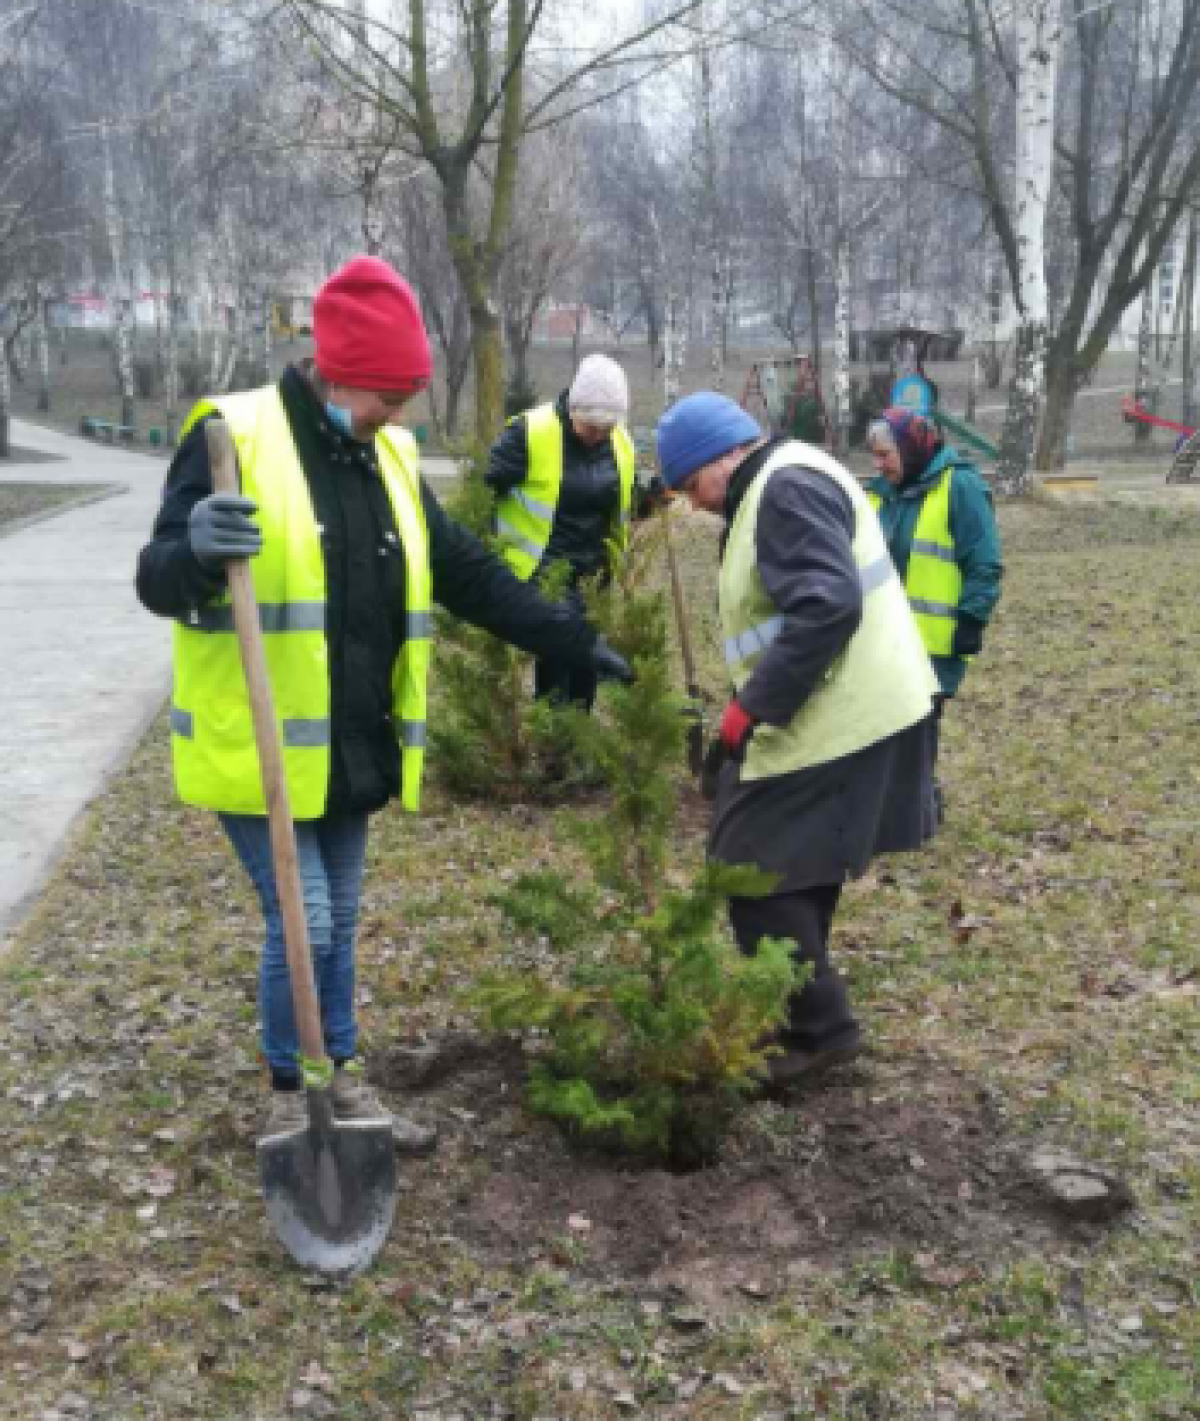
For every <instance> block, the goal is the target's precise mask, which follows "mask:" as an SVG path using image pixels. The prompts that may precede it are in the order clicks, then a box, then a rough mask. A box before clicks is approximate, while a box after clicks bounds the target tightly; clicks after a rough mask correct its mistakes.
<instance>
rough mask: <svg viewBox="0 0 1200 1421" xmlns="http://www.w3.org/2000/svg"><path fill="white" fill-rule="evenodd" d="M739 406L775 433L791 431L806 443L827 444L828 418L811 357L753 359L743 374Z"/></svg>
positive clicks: (785, 356)
mask: <svg viewBox="0 0 1200 1421" xmlns="http://www.w3.org/2000/svg"><path fill="white" fill-rule="evenodd" d="M741 406H742V408H743V409H744V410H745V411H746V413H747V414H750V415H753V416H754V418H755V419H756V420H758V422H759V424H761V425H762V426H763V427H764V428H766V429H770V430H771V431H772V433H774V434H791V435H794V436H795V437H796V438H797V439H803V440H804V441H805V442H806V443H808V444H822V445H828V443H829V439H830V426H829V419H828V416H827V415H826V413H825V403H824V401H823V400H822V399H821V386H820V383H819V381H818V380H817V374H816V371H815V370H814V369H813V363H812V359H811V357H810V356H807V355H781V356H776V357H775V358H773V359H770V360H756V361H755V362H754V364H753V365H751V367H750V373H749V374H748V375H747V376H746V384H745V386H744V388H743V389H742V398H741Z"/></svg>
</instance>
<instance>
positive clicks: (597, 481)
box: [484, 390, 621, 579]
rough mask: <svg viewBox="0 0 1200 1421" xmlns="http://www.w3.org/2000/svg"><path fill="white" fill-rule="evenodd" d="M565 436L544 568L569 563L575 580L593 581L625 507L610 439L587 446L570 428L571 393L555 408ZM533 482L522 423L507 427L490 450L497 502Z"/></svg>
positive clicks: (489, 480)
mask: <svg viewBox="0 0 1200 1421" xmlns="http://www.w3.org/2000/svg"><path fill="white" fill-rule="evenodd" d="M554 412H555V414H557V415H558V420H559V423H560V424H561V425H562V430H563V471H562V487H561V489H560V491H559V496H558V507H557V509H556V510H555V514H554V526H553V528H552V529H551V530H550V542H549V544H548V545H547V547H546V552H545V555H544V557H543V559H542V561H543V563H551V562H558V561H563V562H568V563H570V565H571V570H572V572H573V573H574V574H575V578H576V579H578V578H580V577H590V576H592V575H593V574H595V573H597V572H600V571H601V570H602V569H604V568H605V567H606V565H607V554H606V552H605V547H604V541H605V539H606V538H610V537H612V534H613V529H614V524H615V522H616V518H617V514H618V512H619V511H620V505H621V479H620V475H619V474H618V472H617V457H616V454H615V453H614V452H613V445H612V439H611V438H609V439H606V440H604V442H603V443H602V444H597V445H589V444H585V443H584V442H583V441H582V440H581V439H580V438H579V437H578V436H577V435H576V433H575V431H574V430H573V429H572V428H571V418H570V415H569V414H568V413H567V392H566V391H565V390H564V391H563V392H562V394H560V395H559V397H558V399H557V400H555V402H554ZM528 477H529V442H528V439H527V437H526V425H525V421H524V420H523V419H514V420H513V421H512V422H511V423H510V424H507V425H505V427H504V432H503V433H502V434H501V435H500V437H499V439H497V440H496V442H495V444H493V445H492V449H491V452H490V454H489V455H488V466H487V473H486V474H485V475H484V478H485V480H486V482H487V484H488V487H489V488H491V489H493V490H494V491H495V494H496V497H497V498H503V497H504V495H505V494H507V493H511V492H512V490H513V489H514V488H516V487H517V486H518V484H523V483H524V482H525V480H526V479H527V478H528Z"/></svg>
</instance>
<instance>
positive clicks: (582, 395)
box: [567, 355, 629, 424]
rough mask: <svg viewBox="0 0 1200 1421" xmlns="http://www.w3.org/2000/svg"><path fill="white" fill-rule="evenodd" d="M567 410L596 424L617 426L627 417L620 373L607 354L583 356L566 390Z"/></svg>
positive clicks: (626, 389) (625, 388)
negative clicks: (569, 386)
mask: <svg viewBox="0 0 1200 1421" xmlns="http://www.w3.org/2000/svg"><path fill="white" fill-rule="evenodd" d="M567 409H568V410H570V412H571V413H572V414H575V415H578V416H579V418H580V419H586V420H591V421H593V422H594V423H596V424H620V423H621V421H622V420H623V419H625V417H626V416H627V415H628V414H629V384H628V382H627V381H626V379H625V372H624V370H622V369H621V367H620V366H619V365H618V364H617V362H616V361H615V360H610V359H609V358H608V356H607V355H585V356H584V358H583V359H582V360H581V361H580V362H579V369H578V370H577V371H576V372H575V378H574V380H572V381H571V388H570V389H569V390H568V391H567Z"/></svg>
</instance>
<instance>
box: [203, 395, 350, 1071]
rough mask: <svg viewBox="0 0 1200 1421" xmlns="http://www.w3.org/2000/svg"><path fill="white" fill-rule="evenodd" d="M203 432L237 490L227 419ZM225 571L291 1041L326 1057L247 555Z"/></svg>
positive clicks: (219, 476)
mask: <svg viewBox="0 0 1200 1421" xmlns="http://www.w3.org/2000/svg"><path fill="white" fill-rule="evenodd" d="M204 434H205V438H206V439H207V441H208V458H209V463H210V464H211V466H212V481H213V489H214V490H215V492H217V493H238V492H239V491H240V490H239V484H238V470H237V454H236V452H235V450H234V447H233V436H232V435H231V434H230V432H229V426H228V424H226V423H225V421H224V420H223V419H220V418H214V419H210V420H208V421H207V422H206V423H205V425H204ZM225 574H226V576H227V578H228V579H229V595H230V597H231V598H232V599H233V625H234V629H235V630H236V632H237V639H238V649H239V651H240V652H241V656H242V671H243V673H244V674H245V677H246V690H247V691H248V692H249V695H250V714H251V716H252V718H253V721H254V739H255V743H256V744H257V746H258V764H259V770H260V773H261V774H262V786H263V798H264V799H265V801H266V805H267V819H268V821H269V824H270V830H271V860H272V863H273V864H274V868H275V891H276V894H277V895H278V898H279V907H280V912H281V914H282V917H283V941H284V946H285V947H286V949H287V964H288V977H289V978H290V980H291V984H292V1010H293V1012H294V1014H295V1019H296V1039H297V1041H298V1042H299V1045H300V1052H301V1055H303V1056H305V1057H306V1058H307V1059H308V1060H310V1061H318V1062H324V1060H325V1043H324V1039H323V1036H322V1032H321V1012H320V1008H319V1007H318V1006H317V987H316V982H315V980H314V978H313V966H312V952H311V950H310V949H309V945H308V920H307V918H306V917H305V915H304V893H303V890H302V889H301V887H300V869H299V865H298V863H297V860H296V831H295V828H294V827H293V824H292V810H291V806H290V804H289V803H288V792H287V780H286V778H285V777H284V773H283V757H282V755H281V754H280V750H279V728H278V726H277V724H276V721H275V707H274V705H273V704H272V701H271V682H270V679H269V678H268V676H267V658H266V654H265V652H264V650H263V639H262V630H261V628H260V626H259V620H258V603H257V602H256V601H255V597H254V582H253V580H252V578H251V576H250V563H249V561H248V559H246V558H236V559H234V560H233V561H231V562H228V563H226V565H225Z"/></svg>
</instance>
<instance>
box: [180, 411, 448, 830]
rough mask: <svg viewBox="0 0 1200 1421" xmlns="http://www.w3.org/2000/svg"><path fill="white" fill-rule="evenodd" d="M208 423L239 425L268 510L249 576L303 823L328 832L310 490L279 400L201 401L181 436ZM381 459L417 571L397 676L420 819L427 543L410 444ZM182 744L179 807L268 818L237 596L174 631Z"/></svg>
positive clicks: (321, 629)
mask: <svg viewBox="0 0 1200 1421" xmlns="http://www.w3.org/2000/svg"><path fill="white" fill-rule="evenodd" d="M208 413H218V414H220V415H222V416H223V417H224V418H225V420H226V421H227V422H228V424H229V426H230V430H231V432H232V434H233V438H234V444H235V447H236V448H237V453H238V465H239V470H240V474H241V483H242V489H243V492H244V493H246V495H247V496H248V497H250V498H253V499H254V501H255V502H256V503H257V504H258V512H257V513H256V514H255V519H256V521H257V522H258V524H259V526H260V527H261V529H262V533H263V547H262V551H261V552H260V553H259V555H258V556H257V557H255V558H253V559H251V562H250V569H251V576H252V578H253V581H254V589H255V596H256V598H257V601H258V604H259V621H260V625H261V626H262V630H263V639H264V651H265V654H266V660H267V670H268V674H269V676H270V680H271V690H272V696H273V699H274V702H275V711H276V715H277V717H278V720H279V725H280V730H281V740H282V743H283V764H284V773H285V776H286V779H287V785H288V797H289V800H290V802H291V808H292V813H293V815H294V816H295V818H296V819H298V820H305V819H316V818H319V817H320V816H321V815H322V814H323V813H324V810H325V802H326V797H327V794H328V788H329V765H330V759H329V757H330V736H331V727H330V690H329V655H328V647H327V645H326V641H325V613H326V589H325V563H324V558H323V556H322V553H321V542H320V533H319V530H318V528H317V524H316V519H315V516H314V514H313V509H312V501H311V498H310V496H309V492H308V483H307V480H306V479H305V476H304V470H303V468H302V467H301V465H300V461H299V457H298V455H297V453H296V449H295V445H294V442H293V440H292V437H291V429H290V426H289V425H288V422H287V415H286V413H285V411H284V409H283V404H282V401H281V400H280V398H279V392H278V390H277V388H275V387H269V388H267V389H263V390H253V391H249V392H248V393H246V394H240V395H231V396H227V397H223V398H221V399H219V400H214V401H202V402H201V403H200V404H198V405H197V406H196V407H195V409H194V410H193V411H192V412H191V414H190V415H189V417H188V419H187V421H186V423H185V425H184V427H183V431H182V433H181V437H182V435H183V434H186V433H187V431H188V430H189V429H190V428H191V426H192V425H193V424H195V423H196V421H197V420H198V419H200V418H202V417H203V416H204V415H205V414H208ZM375 450H376V454H377V457H378V462H379V470H380V476H381V478H382V480H383V483H384V487H385V488H386V490H387V493H388V499H389V502H390V503H391V506H392V512H393V515H394V517H395V519H396V526H397V530H398V532H399V535H400V543H401V546H402V547H403V551H404V558H405V609H406V610H405V641H404V644H403V645H402V647H401V650H400V654H399V656H398V657H397V659H396V662H395V664H394V665H393V667H392V720H393V722H394V724H395V726H396V734H397V737H398V740H399V742H400V745H401V779H402V791H401V794H402V800H403V803H404V806H405V808H406V809H416V808H417V806H418V803H419V800H420V780H421V771H422V766H423V761H424V745H425V706H426V700H425V682H426V677H427V673H428V665H429V638H430V634H431V632H432V628H433V608H432V595H431V594H432V588H431V579H430V569H429V549H428V535H427V532H426V528H425V520H424V515H423V513H422V510H421V503H420V486H419V481H418V476H417V461H416V445H415V443H414V442H413V440H412V437H411V435H408V434H407V433H405V432H401V431H398V430H393V429H388V430H386V431H384V432H383V433H382V434H380V435H379V436H377V437H376V441H375ZM171 731H172V736H171V744H172V759H173V761H174V768H175V783H176V789H177V792H178V794H179V796H180V798H181V799H183V800H184V801H185V802H186V803H189V804H197V805H200V806H202V807H204V808H208V809H217V810H225V811H228V812H231V813H243V814H263V813H265V804H264V802H263V795H262V785H261V779H260V775H259V769H258V754H257V750H256V748H255V745H254V735H253V726H252V722H251V719H250V709H249V704H248V701H247V697H246V689H245V680H244V677H243V674H242V669H241V661H240V657H239V654H238V649H237V640H236V637H235V636H234V635H233V613H232V607H231V605H230V602H229V599H228V595H227V594H225V595H223V596H222V597H221V598H219V599H218V600H216V601H214V602H213V603H211V604H209V605H208V606H206V607H200V608H197V609H195V610H194V611H193V612H192V613H191V614H190V615H189V616H188V617H187V618H186V619H185V620H183V621H180V622H178V623H177V624H176V627H175V685H174V692H173V696H172V708H171Z"/></svg>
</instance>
